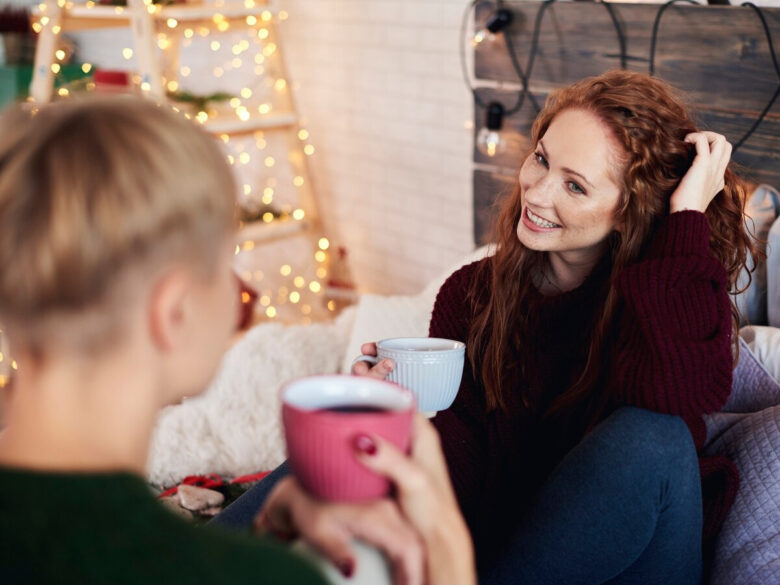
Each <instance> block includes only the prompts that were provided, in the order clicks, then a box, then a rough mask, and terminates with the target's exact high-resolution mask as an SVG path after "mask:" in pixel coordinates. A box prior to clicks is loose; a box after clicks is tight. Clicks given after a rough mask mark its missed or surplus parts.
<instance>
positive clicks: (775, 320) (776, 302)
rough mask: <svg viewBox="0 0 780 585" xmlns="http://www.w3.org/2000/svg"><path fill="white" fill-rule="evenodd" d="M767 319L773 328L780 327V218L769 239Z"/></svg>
mask: <svg viewBox="0 0 780 585" xmlns="http://www.w3.org/2000/svg"><path fill="white" fill-rule="evenodd" d="M766 249H767V261H766V275H767V317H768V319H769V324H770V325H771V326H772V327H780V218H778V219H776V220H775V223H774V224H773V225H772V228H771V229H770V230H769V236H768V238H767V245H766Z"/></svg>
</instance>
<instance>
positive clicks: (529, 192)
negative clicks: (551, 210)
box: [523, 176, 553, 207]
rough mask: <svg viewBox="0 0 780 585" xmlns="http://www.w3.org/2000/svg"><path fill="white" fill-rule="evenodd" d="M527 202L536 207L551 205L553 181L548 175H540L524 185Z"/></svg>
mask: <svg viewBox="0 0 780 585" xmlns="http://www.w3.org/2000/svg"><path fill="white" fill-rule="evenodd" d="M523 196H524V197H525V200H526V202H528V203H530V204H531V205H534V206H536V207H551V206H552V202H553V188H552V182H551V181H550V180H549V177H548V176H543V177H539V178H538V179H536V180H535V181H530V182H528V183H526V185H524V187H523Z"/></svg>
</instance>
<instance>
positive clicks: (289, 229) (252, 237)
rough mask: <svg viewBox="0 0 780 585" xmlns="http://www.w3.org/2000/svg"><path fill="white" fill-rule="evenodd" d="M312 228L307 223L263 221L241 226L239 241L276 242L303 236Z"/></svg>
mask: <svg viewBox="0 0 780 585" xmlns="http://www.w3.org/2000/svg"><path fill="white" fill-rule="evenodd" d="M309 227H310V223H309V222H307V221H295V220H288V221H278V220H277V221H273V222H271V223H264V222H262V221H253V222H251V223H245V224H243V225H242V226H241V230H240V231H239V233H238V236H239V240H240V241H242V242H246V241H252V242H258V243H264V242H274V241H278V240H282V239H284V238H289V237H291V236H295V235H297V234H301V233H303V232H304V231H306V230H307V229H308V228H309Z"/></svg>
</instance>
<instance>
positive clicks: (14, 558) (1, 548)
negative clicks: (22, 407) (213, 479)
mask: <svg viewBox="0 0 780 585" xmlns="http://www.w3.org/2000/svg"><path fill="white" fill-rule="evenodd" d="M0 518H2V525H3V528H2V530H0V575H2V578H0V581H2V582H3V583H25V584H28V585H39V584H48V583H52V584H54V583H56V584H58V585H70V584H73V585H98V584H105V585H138V584H144V585H152V584H155V583H159V584H163V583H164V584H170V583H186V584H188V585H195V584H203V585H214V584H216V583H231V584H233V585H238V584H244V583H245V584H247V585H250V584H252V585H260V584H262V583H273V584H277V583H285V584H299V585H304V584H311V585H323V584H324V583H325V581H324V579H323V578H322V577H321V576H320V574H319V573H318V572H317V571H316V570H315V569H313V568H312V567H311V565H309V563H308V562H307V561H304V560H303V559H302V558H300V557H299V556H297V555H295V554H293V553H291V552H289V551H288V550H287V549H286V548H283V547H282V546H280V545H277V544H275V543H273V542H271V541H269V540H265V539H261V538H255V537H251V536H249V535H241V534H233V533H228V532H222V530H221V529H218V528H214V527H210V526H202V527H197V528H196V527H194V526H192V525H190V524H188V523H187V522H186V521H185V520H184V519H182V518H180V517H178V516H175V515H174V514H173V513H172V512H169V511H168V510H166V509H165V508H164V507H163V505H162V504H160V503H159V502H157V501H155V499H154V497H153V496H152V494H151V492H150V491H149V488H148V487H147V486H146V484H145V483H144V482H143V480H142V479H141V478H140V477H137V476H135V475H131V474H125V473H105V474H97V473H90V474H77V473H38V472H33V471H24V470H14V469H8V468H0Z"/></svg>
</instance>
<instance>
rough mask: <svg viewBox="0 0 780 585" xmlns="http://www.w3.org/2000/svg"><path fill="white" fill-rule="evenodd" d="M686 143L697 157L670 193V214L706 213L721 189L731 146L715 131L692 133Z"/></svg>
mask: <svg viewBox="0 0 780 585" xmlns="http://www.w3.org/2000/svg"><path fill="white" fill-rule="evenodd" d="M685 141H686V142H690V143H691V144H694V145H695V146H696V156H695V157H694V159H693V163H692V164H691V168H690V169H688V172H687V173H685V176H684V177H683V178H682V181H680V184H679V185H678V186H677V189H675V191H674V193H672V198H671V200H670V202H669V204H670V209H669V210H670V212H671V213H674V212H676V211H684V210H686V209H690V210H693V211H701V212H702V213H703V212H704V211H706V209H707V206H709V204H710V201H712V200H713V199H714V198H715V196H716V195H717V194H718V193H720V192H721V191H722V190H723V187H724V185H725V182H724V174H725V172H726V167H727V166H728V164H729V160H730V159H731V144H730V143H729V142H728V141H727V140H726V137H725V136H723V135H722V134H717V133H715V132H707V131H703V132H693V133H691V134H688V135H687V136H686V137H685Z"/></svg>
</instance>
